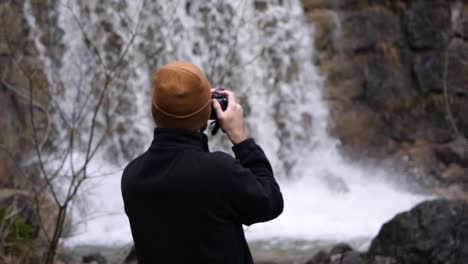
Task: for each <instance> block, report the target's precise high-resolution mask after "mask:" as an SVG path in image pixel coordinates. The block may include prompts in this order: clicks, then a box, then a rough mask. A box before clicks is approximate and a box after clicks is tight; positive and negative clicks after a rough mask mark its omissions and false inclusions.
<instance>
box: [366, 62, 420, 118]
mask: <svg viewBox="0 0 468 264" xmlns="http://www.w3.org/2000/svg"><path fill="white" fill-rule="evenodd" d="M408 82H409V81H408V80H407V79H406V76H405V74H404V72H403V71H402V69H401V68H399V67H398V66H395V65H393V64H392V63H390V62H388V61H386V60H385V59H383V58H382V57H380V56H375V57H372V58H370V59H369V61H368V62H367V66H366V70H365V83H364V87H365V99H366V101H367V102H368V104H369V105H370V106H372V107H373V108H375V109H382V108H389V107H392V106H394V105H398V104H400V103H401V101H402V100H403V99H404V98H409V97H411V96H413V95H414V91H413V90H411V89H408Z"/></svg>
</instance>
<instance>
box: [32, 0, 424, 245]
mask: <svg viewBox="0 0 468 264" xmlns="http://www.w3.org/2000/svg"><path fill="white" fill-rule="evenodd" d="M67 2H69V1H67ZM71 2H73V3H75V2H76V1H75V2H74V1H71ZM114 2H115V1H109V4H110V5H111V4H112V3H114ZM128 2H129V3H128V6H127V7H126V11H125V12H127V13H126V14H125V16H126V17H128V18H129V19H133V22H135V23H130V25H134V24H136V21H137V20H138V19H136V17H137V16H139V17H141V21H140V24H139V26H140V27H139V33H141V34H140V35H139V36H140V37H139V38H138V39H137V40H136V41H135V45H133V46H132V47H130V51H129V55H128V57H129V63H128V65H127V66H128V71H130V72H131V74H130V75H129V76H130V77H129V81H128V83H129V84H131V93H132V94H131V95H132V96H134V97H132V98H134V99H132V100H134V102H133V103H134V104H135V105H137V106H138V107H137V111H135V112H131V113H130V114H129V115H133V116H130V118H131V119H132V118H133V119H135V120H137V121H135V122H134V123H132V125H134V126H135V127H136V128H137V129H138V131H141V133H140V134H138V136H135V135H133V134H125V135H121V137H125V138H131V139H132V140H134V141H138V142H140V143H141V145H142V146H145V147H140V148H138V149H137V150H136V152H140V153H141V152H143V151H144V150H145V148H146V147H147V146H148V145H149V143H150V140H151V137H152V135H151V124H152V123H151V119H150V114H149V107H147V105H148V104H149V100H147V99H148V96H149V94H150V76H151V75H150V74H151V72H152V71H154V70H155V69H156V68H157V67H158V66H160V65H162V64H164V63H166V62H168V61H171V60H176V59H177V60H189V61H193V62H195V63H196V64H197V65H199V66H200V67H201V68H203V69H204V70H205V72H207V74H208V75H209V76H208V77H209V78H210V79H211V81H212V82H213V85H214V86H218V87H219V86H221V87H225V88H231V89H233V90H235V92H236V93H237V95H238V96H239V98H242V100H241V101H242V102H243V104H244V108H245V109H246V114H247V116H246V123H247V128H248V131H249V134H250V135H251V136H253V137H254V138H256V140H257V142H259V144H260V145H261V146H262V147H263V148H264V150H265V152H266V153H267V155H268V157H269V158H270V160H271V162H272V164H273V167H274V169H275V172H276V176H277V178H278V179H279V181H280V184H281V187H282V191H283V195H284V200H285V210H284V213H283V214H282V215H281V216H280V217H279V218H278V219H276V220H274V221H271V222H269V223H264V224H256V225H253V226H251V227H247V228H246V236H247V238H248V239H249V240H251V241H253V240H269V239H297V240H300V239H305V240H314V241H319V240H339V241H346V240H352V239H356V238H361V237H365V238H370V237H372V236H374V235H375V234H376V233H377V232H378V230H379V228H380V226H381V225H382V224H383V223H384V222H385V221H387V220H389V219H390V218H391V217H392V216H394V215H395V214H396V213H398V212H401V211H404V210H407V209H409V208H410V207H412V206H413V205H414V204H416V203H417V202H419V201H421V200H423V199H425V197H421V196H417V195H413V194H410V193H407V192H402V191H399V190H398V188H396V187H394V186H392V185H390V184H388V183H386V182H385V179H386V178H389V177H390V178H391V175H387V174H386V173H385V172H384V171H382V170H379V169H371V168H367V167H362V166H359V165H356V164H352V163H350V162H348V161H346V159H344V158H343V157H342V156H341V154H340V153H339V151H338V146H339V142H338V141H337V140H336V139H334V138H331V137H330V136H329V135H328V133H327V121H328V108H327V105H326V103H325V102H324V101H323V100H322V94H321V88H322V86H323V85H322V82H323V81H322V77H321V76H320V75H319V74H318V71H317V69H316V67H315V65H314V64H313V63H312V61H313V57H314V50H313V49H314V44H313V39H312V37H313V29H312V28H311V26H310V25H308V24H306V23H305V19H304V14H303V11H302V7H301V5H300V2H299V0H289V1H275V0H271V1H266V2H267V8H266V10H263V11H262V10H260V11H259V10H257V9H262V8H261V7H257V9H256V8H255V5H254V2H253V1H252V0H236V1H188V0H185V1H175V2H174V1H160V2H159V3H153V4H151V5H147V6H145V7H144V8H141V6H142V4H148V3H146V2H142V1H128ZM281 2H283V3H281ZM77 3H78V2H76V3H75V4H77ZM77 6H79V5H78V4H77ZM158 8H160V10H159V11H161V10H163V11H164V12H162V11H161V14H169V15H168V16H167V17H165V16H155V15H152V12H153V13H154V12H156V11H157V10H158ZM90 10H91V12H94V11H93V10H94V9H92V8H91V9H90ZM112 10H113V9H109V10H107V11H106V12H105V13H104V14H100V15H97V14H93V15H91V16H89V17H88V19H89V20H91V21H87V22H88V23H90V25H88V26H89V27H91V26H92V25H93V23H95V21H94V20H98V19H102V16H107V17H106V19H108V20H109V21H110V22H112V24H113V25H116V27H118V26H117V25H119V19H121V17H122V16H117V15H116V14H115V12H117V11H115V10H114V11H112ZM155 10H156V11H155ZM57 11H58V12H59V13H60V16H59V17H60V19H59V21H60V25H61V27H62V29H63V30H64V32H65V35H64V37H63V41H64V43H65V44H66V51H65V54H64V58H68V59H67V60H63V63H64V65H63V66H62V69H59V72H60V73H61V75H62V76H69V75H70V74H72V73H73V72H74V71H77V69H76V68H74V65H71V64H69V63H71V62H72V61H73V58H76V56H78V57H80V58H83V56H81V55H80V54H82V53H86V52H85V51H82V53H80V51H81V50H82V49H85V48H86V46H85V45H84V44H83V40H82V39H81V36H80V34H76V31H77V30H78V29H77V25H76V24H74V23H75V22H74V21H73V19H70V13H69V10H68V9H66V8H63V6H61V7H60V5H59V7H58V8H57ZM119 12H120V11H119ZM171 14H172V15H171ZM77 15H78V17H79V16H80V13H79V12H78V14H77ZM85 22H86V21H85ZM30 23H34V20H32V19H30ZM116 32H117V34H119V35H120V36H121V37H122V39H124V40H128V39H129V37H128V34H127V35H126V33H125V32H126V31H125V30H123V29H120V28H117V30H116ZM148 32H149V33H148ZM145 33H147V34H145ZM141 36H143V37H141ZM150 38H151V39H150ZM96 43H97V45H101V46H98V48H100V49H101V51H102V52H103V53H106V52H112V51H109V50H106V49H105V48H104V47H103V46H102V45H103V44H102V41H96ZM156 46H157V47H156ZM151 48H153V49H156V48H157V49H159V51H158V52H159V53H158V56H156V57H157V58H154V59H152V60H151V61H149V60H147V59H148V53H151V52H150V51H148V50H150V49H151ZM44 56H45V55H44ZM88 56H89V54H88ZM85 58H86V57H85ZM82 62H83V61H82ZM141 62H144V63H141ZM80 67H84V69H83V68H81V70H83V71H84V72H89V71H90V69H93V67H95V65H93V61H92V60H85V61H84V65H81V64H80ZM62 81H63V82H65V83H68V84H70V85H69V86H70V87H76V85H73V83H74V82H76V80H73V79H66V78H63V80H62ZM81 81H83V80H81ZM84 81H85V82H91V80H84ZM81 85H82V86H83V84H81ZM89 85H90V86H91V84H89ZM84 86H86V84H84ZM75 94H76V93H75ZM69 96H74V93H73V92H70V93H69ZM70 100H71V99H70V98H69V100H68V101H70ZM71 101H72V100H71ZM64 102H67V100H64ZM132 137H133V138H132ZM223 137H224V139H222V138H223ZM113 142H116V141H110V143H108V144H113ZM210 142H211V143H210V144H211V145H212V147H213V149H221V150H226V151H229V148H228V144H227V143H226V139H225V136H222V135H218V136H216V137H215V138H210ZM124 147H125V146H124ZM106 155H107V154H106V153H105V152H104V151H103V152H101V153H100V154H99V155H98V156H97V158H95V159H94V160H93V161H92V163H91V165H90V171H92V175H94V177H92V178H91V179H90V180H89V181H87V183H86V184H85V185H84V188H83V189H82V191H81V196H80V200H81V201H77V204H81V206H78V207H76V209H75V210H74V211H73V214H72V216H73V221H75V222H76V223H77V224H78V225H77V226H78V228H77V229H76V230H75V232H74V234H73V235H72V236H70V237H68V238H66V239H65V240H64V242H65V243H66V245H69V246H74V245H79V244H94V245H95V244H102V245H112V244H118V245H122V244H126V243H129V242H131V233H130V228H129V225H128V220H127V218H126V216H125V214H124V212H123V203H122V198H121V193H120V176H121V172H122V168H123V166H124V165H125V162H126V161H124V162H122V163H121V164H118V163H117V162H115V161H114V162H110V161H109V159H107V158H106ZM82 157H84V155H82ZM65 169H66V168H65ZM83 204H85V206H83Z"/></svg>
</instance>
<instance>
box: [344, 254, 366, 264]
mask: <svg viewBox="0 0 468 264" xmlns="http://www.w3.org/2000/svg"><path fill="white" fill-rule="evenodd" d="M338 263H339V264H366V261H365V260H364V258H363V257H362V256H361V254H359V253H358V252H356V251H350V252H347V253H345V254H344V255H343V257H342V258H341V261H340V262H338ZM338 263H337V264H338Z"/></svg>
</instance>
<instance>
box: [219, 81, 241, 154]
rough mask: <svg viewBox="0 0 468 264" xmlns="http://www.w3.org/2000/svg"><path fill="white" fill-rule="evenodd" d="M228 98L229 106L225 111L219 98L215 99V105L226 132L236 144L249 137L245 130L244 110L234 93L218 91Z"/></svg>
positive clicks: (220, 122)
mask: <svg viewBox="0 0 468 264" xmlns="http://www.w3.org/2000/svg"><path fill="white" fill-rule="evenodd" d="M217 92H218V93H219V94H222V95H225V96H227V98H228V106H227V108H226V111H223V109H222V108H221V105H220V104H219V102H218V100H213V102H212V103H213V107H214V109H215V111H216V115H217V117H218V122H219V125H220V126H221V128H222V129H223V130H224V132H226V134H227V135H228V137H229V139H230V140H231V142H232V144H234V145H236V144H239V143H241V142H242V141H244V140H246V139H247V135H246V134H245V131H244V112H243V110H242V106H241V105H240V104H238V103H237V102H236V98H235V96H234V93H233V92H231V91H229V90H223V91H217Z"/></svg>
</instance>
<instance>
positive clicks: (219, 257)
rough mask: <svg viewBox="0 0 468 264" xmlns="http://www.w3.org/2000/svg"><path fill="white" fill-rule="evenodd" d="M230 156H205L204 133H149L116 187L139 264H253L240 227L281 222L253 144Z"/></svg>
mask: <svg viewBox="0 0 468 264" xmlns="http://www.w3.org/2000/svg"><path fill="white" fill-rule="evenodd" d="M232 150H233V152H234V154H235V158H233V157H232V156H230V155H228V154H226V153H223V152H210V151H209V149H208V140H207V137H206V135H205V134H203V133H198V132H188V131H185V130H180V129H167V128H156V129H155V131H154V139H153V142H152V144H151V147H150V148H149V149H148V150H147V151H146V152H145V153H144V154H142V155H141V156H139V157H138V158H136V159H135V160H133V161H131V162H130V163H129V164H128V165H127V167H126V168H125V170H124V172H123V175H122V183H121V187H122V195H123V200H124V204H125V212H126V214H127V216H128V219H129V221H130V226H131V230H132V235H133V240H134V242H135V249H136V254H137V257H138V261H139V263H143V264H153V263H223V264H226V263H253V261H252V256H251V254H250V251H249V248H248V245H247V242H246V240H245V236H244V231H243V228H242V225H251V224H254V223H258V222H265V221H269V220H272V219H274V218H276V217H277V216H279V215H280V214H281V212H282V211H283V197H282V195H281V191H280V188H279V186H278V184H277V182H276V180H275V179H274V177H273V171H272V168H271V166H270V163H269V162H268V159H267V157H266V156H265V154H264V152H263V151H262V149H261V148H260V147H259V146H258V145H257V144H256V143H255V141H254V140H253V139H247V140H245V141H243V142H241V143H239V144H237V145H235V146H233V147H232Z"/></svg>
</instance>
